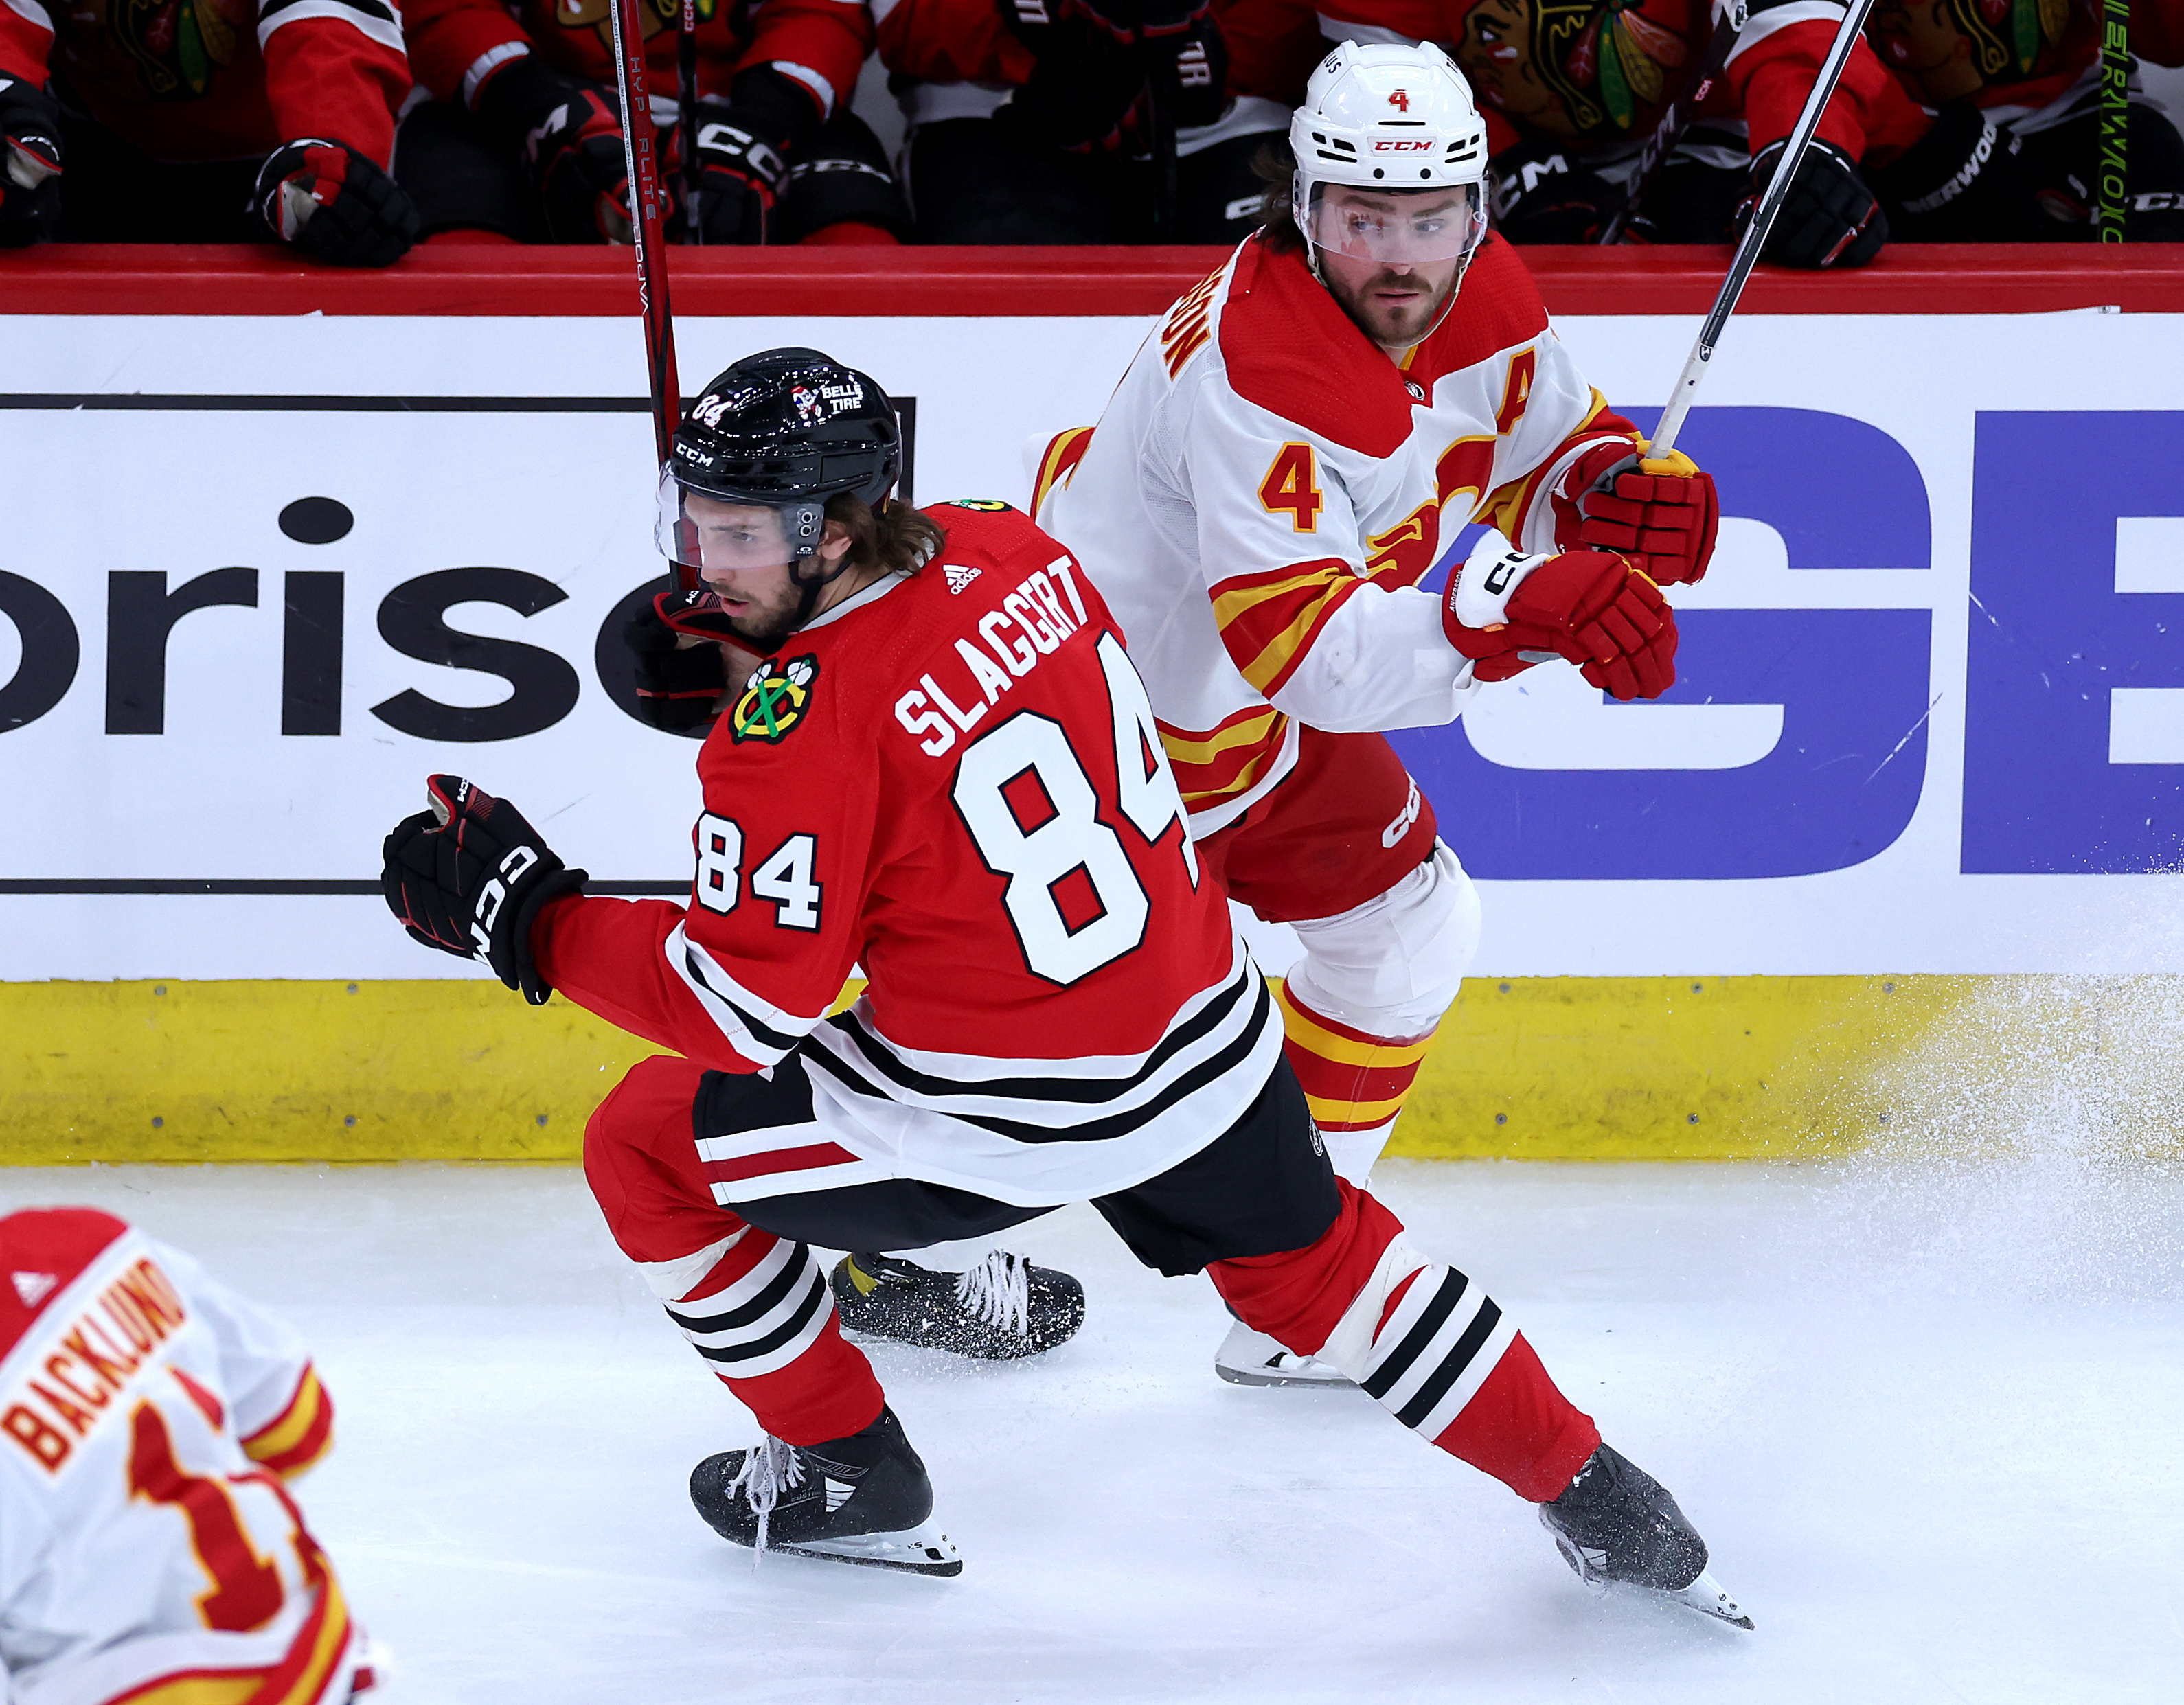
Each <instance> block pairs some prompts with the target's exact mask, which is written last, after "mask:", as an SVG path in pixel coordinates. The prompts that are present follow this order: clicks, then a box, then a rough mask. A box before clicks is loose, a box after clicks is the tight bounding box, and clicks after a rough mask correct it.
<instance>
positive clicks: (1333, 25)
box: [1222, 0, 2054, 175]
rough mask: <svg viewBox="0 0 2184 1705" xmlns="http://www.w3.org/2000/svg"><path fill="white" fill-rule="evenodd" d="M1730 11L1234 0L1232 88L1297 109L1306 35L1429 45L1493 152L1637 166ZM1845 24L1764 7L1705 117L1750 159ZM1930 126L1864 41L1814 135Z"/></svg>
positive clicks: (1877, 140) (1640, 4)
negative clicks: (1470, 103) (1482, 124)
mask: <svg viewBox="0 0 2184 1705" xmlns="http://www.w3.org/2000/svg"><path fill="white" fill-rule="evenodd" d="M2028 3H2030V0H2028ZM2051 3H2054V0H2051ZM1722 10H1723V0H1637V3H1635V4H1630V3H1623V0H1234V3H1233V4H1232V6H1231V7H1230V8H1229V11H1227V12H1225V13H1223V15H1222V27H1223V31H1224V32H1225V33H1226V34H1227V36H1228V37H1229V47H1230V51H1231V53H1232V55H1233V59H1234V66H1235V69H1234V71H1233V72H1232V74H1231V75H1232V81H1234V82H1235V83H1236V84H1237V86H1239V87H1243V88H1249V89H1252V90H1254V91H1256V92H1261V93H1265V94H1269V95H1273V96H1274V97H1276V98H1285V99H1287V100H1290V101H1291V102H1292V103H1294V102H1295V101H1297V100H1301V98H1303V90H1304V83H1303V75H1306V74H1309V72H1310V70H1311V69H1312V63H1313V62H1312V61H1309V60H1307V61H1306V62H1304V64H1303V65H1302V71H1301V73H1300V71H1299V69H1298V60H1299V54H1298V51H1297V47H1296V45H1295V44H1296V43H1298V42H1301V41H1304V40H1307V39H1315V38H1323V39H1324V40H1326V41H1334V42H1343V41H1350V42H1434V43H1435V44H1436V45H1437V46H1439V47H1441V48H1443V49H1444V50H1446V52H1447V53H1448V54H1449V56H1450V57H1451V58H1452V59H1454V60H1455V61H1456V62H1457V64H1458V65H1459V66H1461V67H1462V68H1463V75H1464V77H1465V79H1466V81H1468V82H1469V83H1470V85H1471V87H1472V91H1473V92H1474V95H1476V97H1477V98H1478V101H1479V111H1480V113H1481V114H1483V115H1484V117H1485V120H1486V141H1487V151H1488V152H1489V153H1497V154H1498V153H1501V152H1502V150H1503V149H1504V148H1511V147H1513V146H1515V145H1516V144H1517V143H1518V142H1524V141H1526V140H1528V139H1537V138H1546V139H1548V140H1550V141H1552V142H1557V143H1558V144H1561V145H1562V146H1563V147H1565V148H1571V149H1574V150H1575V151H1576V152H1578V153H1580V154H1582V155H1583V156H1584V157H1585V159H1586V160H1587V162H1588V163H1589V164H1592V165H1593V166H1594V167H1595V168H1596V169H1600V168H1602V166H1604V165H1608V164H1613V163H1616V162H1619V161H1621V160H1624V159H1629V160H1630V161H1631V162H1633V163H1635V159H1636V156H1637V153H1638V151H1639V149H1640V148H1641V147H1642V146H1643V144H1644V142H1646V138H1647V137H1649V136H1651V135H1652V131H1653V128H1654V126H1655V125H1658V123H1659V122H1660V121H1661V119H1662V117H1663V114H1665V113H1666V111H1667V110H1668V108H1669V103H1671V102H1673V101H1674V100H1675V99H1676V98H1678V97H1679V96H1680V94H1681V93H1683V92H1684V91H1685V88H1686V87H1687V86H1691V83H1692V82H1693V81H1694V80H1695V79H1696V77H1697V74H1698V72H1699V70H1700V68H1701V67H1702V66H1703V64H1705V62H1706V57H1707V53H1708V47H1709V46H1710V45H1711V42H1712V38H1713V31H1714V25H1715V21H1716V20H1717V19H1718V18H1719V16H1720V14H1721V12H1722ZM1842 15H1843V8H1842V6H1841V3H1840V0H1754V3H1753V4H1752V8H1751V16H1750V18H1749V20H1748V21H1747V23H1746V25H1745V26H1744V28H1743V30H1742V31H1741V32H1739V34H1738V36H1737V38H1736V45H1735V47H1733V48H1732V49H1731V50H1730V56H1729V62H1728V64H1727V66H1726V67H1725V68H1724V73H1723V75H1721V76H1719V77H1718V78H1717V79H1715V81H1714V85H1713V90H1712V92H1710V93H1709V94H1708V96H1707V97H1706V98H1704V99H1703V100H1702V103H1701V104H1700V107H1699V116H1700V117H1701V118H1702V119H1705V120H1710V121H1712V122H1713V123H1715V124H1717V125H1719V124H1722V123H1724V122H1727V123H1736V122H1743V123H1745V124H1746V125H1748V128H1749V136H1750V146H1751V148H1752V152H1753V153H1758V151H1759V150H1760V149H1762V148H1765V147H1766V146H1767V145H1768V144H1769V143H1770V142H1775V141H1776V140H1778V139H1779V138H1780V137H1786V136H1787V135H1788V134H1789V133H1790V130H1791V125H1794V124H1795V123H1796V122H1797V113H1798V109H1800V108H1801V107H1802V104H1803V103H1804V98H1805V96H1806V94H1807V92H1808V91H1810V89H1811V88H1812V86H1813V75H1814V72H1815V71H1816V70H1818V69H1819V64H1820V62H1821V60H1822V59H1825V57H1826V56H1827V51H1828V46H1829V44H1830V42H1832V41H1833V40H1834V39H1835V32H1836V25H1838V24H1839V23H1841V20H1842ZM1929 122H1930V121H1929V120H1927V119H1926V118H1925V115H1924V114H1921V113H1920V112H1919V109H1918V108H1917V106H1916V104H1915V103H1911V102H1909V101H1907V100H1906V99H1905V98H1904V96H1903V93H1902V92H1901V91H1900V90H1899V89H1898V88H1897V86H1896V85H1895V83H1894V82H1892V81H1891V80H1890V78H1889V77H1888V75H1887V74H1886V72H1885V71H1884V70H1882V69H1881V66H1880V61H1879V60H1878V59H1875V57H1874V55H1873V53H1872V52H1871V51H1870V50H1869V49H1868V48H1866V47H1863V46H1861V47H1858V49H1856V50H1855V51H1854V52H1853V54H1852V57H1851V59H1850V62H1849V63H1848V64H1847V65H1846V66H1845V67H1844V70H1843V74H1842V80H1841V82H1840V83H1839V84H1838V85H1837V87H1836V93H1835V95H1834V96H1833V97H1832V98H1830V101H1829V103H1828V110H1827V113H1826V114H1825V118H1824V120H1823V123H1822V125H1821V128H1820V132H1819V134H1820V135H1821V136H1823V137H1827V138H1828V139H1829V140H1830V141H1832V142H1837V143H1839V144H1840V145H1841V146H1842V147H1844V148H1847V149H1848V150H1849V151H1850V152H1851V153H1853V154H1859V153H1864V151H1865V150H1866V148H1867V147H1868V146H1869V144H1870V145H1871V146H1874V147H1882V146H1886V147H1888V148H1895V149H1897V150H1900V149H1902V148H1908V146H1909V145H1910V144H1911V143H1912V142H1915V141H1916V140H1917V139H1918V138H1919V136H1921V135H1923V134H1924V133H1925V129H1926V126H1927V125H1928V123H1929ZM1611 175H1612V174H1611Z"/></svg>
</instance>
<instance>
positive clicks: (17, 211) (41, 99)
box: [0, 72, 61, 248]
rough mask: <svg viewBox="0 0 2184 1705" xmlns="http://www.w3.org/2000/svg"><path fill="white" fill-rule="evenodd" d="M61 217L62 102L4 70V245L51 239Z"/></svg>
mask: <svg viewBox="0 0 2184 1705" xmlns="http://www.w3.org/2000/svg"><path fill="white" fill-rule="evenodd" d="M60 217H61V109H60V103H58V102H57V101H56V100H54V99H53V97H52V96H51V95H49V94H47V92H45V91H44V90H43V89H40V88H34V87H33V86H31V85H30V84H28V83H26V82H25V81H23V80H22V79H21V78H20V77H10V76H8V75H6V74H5V73H4V72H0V248H23V247H25V246H26V245H28V244H30V243H33V242H46V241H47V240H48V239H49V238H51V237H52V236H53V228H54V227H55V226H58V224H59V223H60Z"/></svg>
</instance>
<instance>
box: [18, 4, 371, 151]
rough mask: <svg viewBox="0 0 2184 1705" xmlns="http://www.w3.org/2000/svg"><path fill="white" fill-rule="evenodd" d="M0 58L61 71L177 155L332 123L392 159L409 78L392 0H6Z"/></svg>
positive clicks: (275, 142)
mask: <svg viewBox="0 0 2184 1705" xmlns="http://www.w3.org/2000/svg"><path fill="white" fill-rule="evenodd" d="M56 30H58V37H56V35H55V31H56ZM0 71H5V72H9V73H12V74H13V75H16V76H19V77H21V78H22V79H23V80H24V81H26V82H29V83H33V84H37V85H43V84H44V83H45V82H46V81H47V76H48V75H49V74H50V75H52V76H53V77H54V78H55V79H57V80H58V81H59V82H60V83H62V84H63V85H64V86H65V87H66V90H67V92H68V94H69V95H70V98H73V99H74V100H75V101H77V102H80V103H81V104H82V105H83V107H84V108H85V109H86V110H87V111H88V112H89V113H90V114H91V115H92V117H93V118H95V119H97V120H98V121H99V123H101V124H102V125H105V126H106V127H107V128H108V129H109V130H110V131H114V133H115V134H116V135H118V136H120V137H123V138H124V139H125V140H126V141H128V142H132V143H134V144H135V145H136V147H137V148H142V150H143V151H144V152H145V153H148V154H149V155H151V156H152V157H153V159H161V160H176V161H200V160H223V159H247V158H248V157H250V156H252V155H254V154H269V153H272V152H273V150H274V149H275V148H278V147H280V146H281V143H283V142H295V141H298V140H301V139H302V138H304V137H326V138H327V139H329V140H331V141H334V142H343V143H346V144H347V145H348V146H349V147H350V148H354V149H356V150H357V151H358V152H359V153H365V154H369V155H370V157H371V158H372V159H374V160H376V161H377V162H378V163H379V164H381V165H382V166H385V165H387V164H389V162H390V160H391V159H392V157H393V151H394V114H395V113H396V111H397V110H398V109H399V108H400V107H401V104H402V102H403V98H404V97H405V96H406V95H408V93H409V86H410V77H409V64H408V62H407V60H406V59H404V57H403V52H402V14H401V13H400V12H399V11H398V9H397V8H396V7H395V5H394V4H393V0H163V3H158V4H145V3H140V0H78V3H71V4H67V5H63V4H59V3H56V0H0Z"/></svg>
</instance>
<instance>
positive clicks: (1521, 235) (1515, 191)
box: [1488, 140, 1624, 242]
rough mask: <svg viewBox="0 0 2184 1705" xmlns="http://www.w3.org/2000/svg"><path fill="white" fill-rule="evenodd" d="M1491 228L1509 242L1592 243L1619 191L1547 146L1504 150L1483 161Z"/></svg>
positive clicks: (1617, 207) (1616, 206) (1617, 205)
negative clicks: (1489, 191) (1489, 186)
mask: <svg viewBox="0 0 2184 1705" xmlns="http://www.w3.org/2000/svg"><path fill="white" fill-rule="evenodd" d="M1488 170H1489V173H1490V181H1491V183H1492V184H1493V203H1494V228H1495V229H1496V231H1500V232H1501V233H1502V236H1504V237H1507V238H1508V239H1509V241H1510V242H1599V241H1600V233H1601V231H1602V229H1603V228H1605V227H1606V226H1607V221H1608V220H1611V219H1613V218H1614V217H1615V215H1617V214H1618V213H1619V211H1621V209H1622V207H1623V203H1624V192H1623V191H1622V190H1621V189H1620V188H1619V187H1617V186H1616V185H1614V184H1612V183H1610V182H1608V181H1607V179H1606V178H1604V177H1602V176H1600V174H1599V173H1597V172H1596V171H1591V170H1587V169H1586V168H1585V166H1583V165H1580V164H1578V163H1577V162H1575V161H1574V160H1572V159H1570V158H1569V156H1568V155H1567V154H1565V153H1563V151H1562V149H1561V148H1558V147H1557V145H1556V144H1554V143H1553V142H1547V141H1545V140H1536V141H1533V142H1520V143H1518V146H1516V147H1515V148H1505V149H1503V150H1502V152H1501V153H1498V154H1496V155H1495V156H1494V158H1493V159H1492V160H1490V162H1488Z"/></svg>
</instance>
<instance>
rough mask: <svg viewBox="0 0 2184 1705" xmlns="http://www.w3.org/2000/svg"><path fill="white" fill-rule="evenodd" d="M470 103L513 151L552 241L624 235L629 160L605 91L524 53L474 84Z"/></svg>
mask: <svg viewBox="0 0 2184 1705" xmlns="http://www.w3.org/2000/svg"><path fill="white" fill-rule="evenodd" d="M471 106H472V108H473V109H474V110H475V111H476V114H477V115H478V117H479V118H480V119H481V120H483V121H484V123H485V125H486V126H487V129H489V130H490V131H493V134H494V135H495V136H496V137H499V139H500V141H501V142H502V143H503V144H504V146H506V147H507V148H511V149H513V150H514V151H515V153H518V154H520V155H521V158H522V160H523V164H524V165H525V167H526V170H528V171H529V172H530V175H531V182H532V187H534V188H536V189H537V190H538V204H539V207H540V209H541V210H542V211H543V213H544V214H545V215H546V229H547V231H548V232H549V234H550V235H551V236H552V237H553V239H554V242H628V241H629V240H630V220H629V162H628V157H627V153H625V152H624V149H623V146H622V133H621V108H620V107H619V106H618V105H617V104H616V100H615V98H614V96H613V95H612V94H610V92H608V91H606V90H605V89H604V88H602V87H600V86H599V85H598V84H597V83H590V82H587V81H584V80H583V79H582V77H568V76H564V75H562V74H561V73H560V72H559V71H557V70H554V68H553V67H552V66H550V65H549V64H547V63H546V62H545V61H544V60H543V59H540V58H539V57H538V55H537V54H536V53H525V54H522V55H521V56H519V57H518V58H516V59H511V60H510V61H509V62H508V63H507V64H505V65H503V66H501V67H500V68H499V70H496V71H494V72H493V75H491V76H490V77H487V79H486V80H485V81H484V82H483V83H482V84H480V85H479V86H478V91H477V93H476V96H475V97H474V98H472V101H471Z"/></svg>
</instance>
